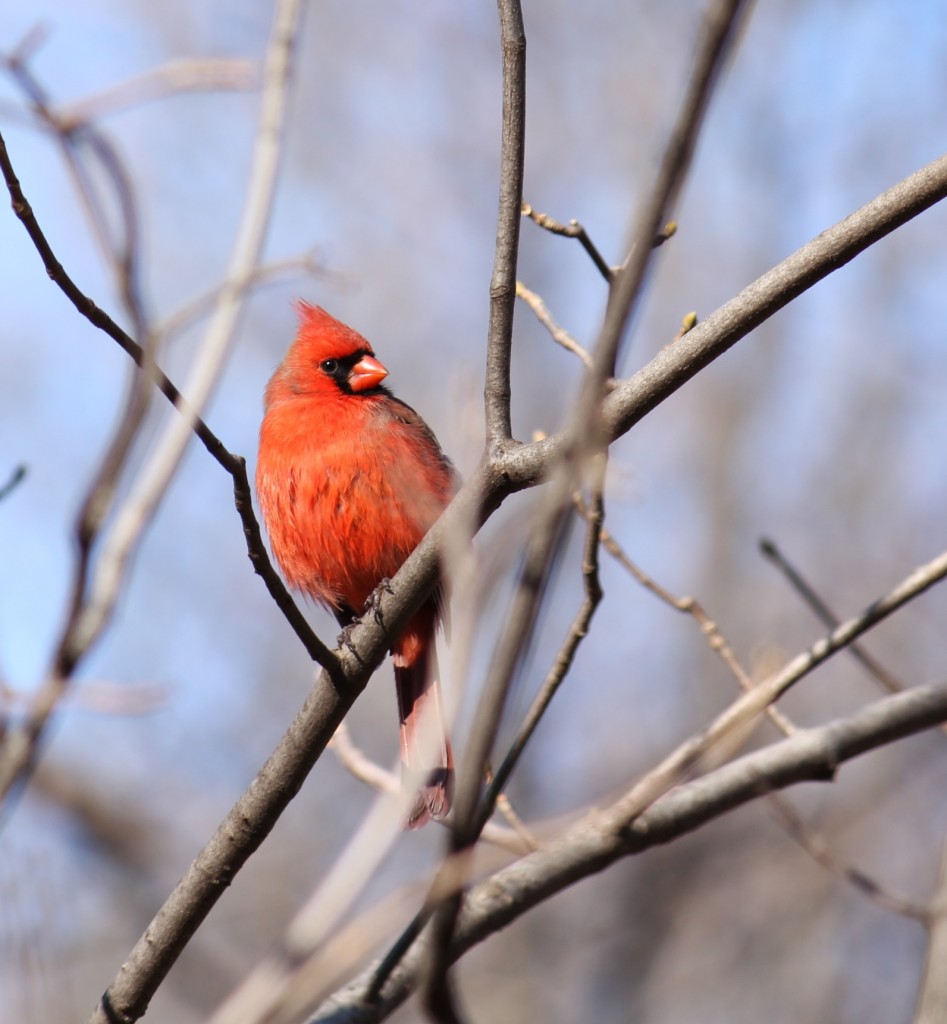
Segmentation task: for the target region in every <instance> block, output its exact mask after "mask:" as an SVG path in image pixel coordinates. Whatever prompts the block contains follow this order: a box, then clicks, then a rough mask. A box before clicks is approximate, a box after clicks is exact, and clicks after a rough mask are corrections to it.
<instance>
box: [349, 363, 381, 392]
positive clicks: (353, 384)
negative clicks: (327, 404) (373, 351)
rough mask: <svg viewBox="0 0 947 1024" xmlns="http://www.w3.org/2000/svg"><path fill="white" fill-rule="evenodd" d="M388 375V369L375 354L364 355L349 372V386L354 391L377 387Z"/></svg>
mask: <svg viewBox="0 0 947 1024" xmlns="http://www.w3.org/2000/svg"><path fill="white" fill-rule="evenodd" d="M387 376H388V371H387V370H386V369H385V368H384V366H382V365H381V363H380V362H378V360H377V359H376V358H375V357H374V356H362V358H361V359H359V361H358V362H357V363H356V364H355V365H354V366H353V367H352V372H351V373H350V374H349V387H350V388H351V389H352V390H353V391H368V390H369V389H370V388H377V387H378V385H379V384H381V382H382V381H383V380H384V379H385V378H386V377H387Z"/></svg>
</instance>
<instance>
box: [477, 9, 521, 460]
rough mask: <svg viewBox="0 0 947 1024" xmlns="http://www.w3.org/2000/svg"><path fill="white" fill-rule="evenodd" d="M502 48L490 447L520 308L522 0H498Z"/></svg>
mask: <svg viewBox="0 0 947 1024" xmlns="http://www.w3.org/2000/svg"><path fill="white" fill-rule="evenodd" d="M497 8H498V10H499V14H500V46H501V48H502V51H503V121H502V129H501V132H502V141H501V146H500V209H499V213H498V215H497V240H496V248H495V250H494V257H493V277H492V278H491V281H490V327H489V333H488V335H487V369H486V383H485V385H484V413H485V418H486V425H487V450H488V451H490V450H492V449H496V448H499V447H501V446H503V445H505V444H506V443H507V442H508V441H509V440H510V438H511V427H510V350H511V348H512V344H513V313H514V310H515V307H516V260H517V255H518V252H519V244H520V207H521V205H522V202H523V160H524V153H525V146H526V141H525V140H526V32H525V30H524V28H523V12H522V9H521V7H520V3H519V0H497Z"/></svg>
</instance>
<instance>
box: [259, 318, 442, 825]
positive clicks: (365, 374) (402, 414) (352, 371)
mask: <svg viewBox="0 0 947 1024" xmlns="http://www.w3.org/2000/svg"><path fill="white" fill-rule="evenodd" d="M298 310H299V314H300V326H299V333H298V334H297V336H296V339H295V340H294V341H293V343H292V344H291V345H290V347H289V350H288V351H287V353H286V356H285V358H284V359H283V362H282V363H281V364H280V366H279V367H278V368H277V370H276V372H275V373H274V374H273V377H272V378H271V380H270V382H269V384H268V385H267V388H266V395H265V400H264V405H265V413H264V417H263V424H262V426H261V428H260V449H259V457H258V461H257V473H256V486H257V494H258V495H259V499H260V506H261V509H262V511H263V518H264V520H265V522H266V525H267V529H268V531H269V535H270V543H271V545H272V549H273V555H274V557H275V558H276V561H277V563H278V564H279V567H280V569H281V570H282V572H283V575H284V576H285V577H286V580H287V582H288V583H289V584H290V586H291V587H294V588H295V589H297V590H300V591H302V592H303V593H304V594H308V595H309V596H310V597H312V598H315V600H317V601H319V602H320V603H321V604H323V605H325V606H326V607H327V608H329V609H330V610H332V611H333V612H334V613H335V615H336V617H337V619H338V620H339V622H340V624H342V625H347V624H348V623H350V622H351V621H352V620H353V619H354V618H356V617H357V616H358V615H360V614H361V613H362V611H363V609H364V608H365V604H366V601H367V600H368V598H369V597H370V596H371V594H372V592H373V591H374V590H375V588H376V587H377V586H378V584H379V583H380V582H381V581H382V580H384V579H387V578H390V577H392V576H394V575H395V573H396V572H397V571H398V569H399V568H400V567H401V564H402V563H403V562H404V560H405V559H406V558H407V557H408V555H409V554H410V553H411V552H412V551H413V550H414V548H415V547H416V546H417V545H418V543H419V542H420V540H421V538H422V537H423V536H424V534H425V533H426V532H427V531H428V529H429V528H430V526H431V525H432V524H433V522H434V520H435V519H437V517H438V516H439V515H440V513H441V511H442V510H443V509H444V507H445V506H446V505H447V503H448V502H449V501H450V498H451V496H452V495H453V492H454V489H455V474H454V470H453V468H452V466H451V464H450V462H449V460H448V459H447V457H446V456H445V455H444V453H443V452H442V451H441V448H440V445H439V444H438V443H437V439H436V438H435V437H434V434H433V432H432V431H431V429H430V428H429V427H428V426H427V424H426V423H425V422H424V421H423V420H422V419H421V417H420V416H418V414H417V413H416V412H415V411H414V410H413V409H412V408H411V407H410V406H408V405H405V404H404V402H401V401H399V400H398V399H397V398H395V397H394V396H393V395H392V394H391V393H390V392H389V391H388V390H387V388H385V387H383V386H382V385H381V381H382V380H383V379H384V378H385V377H386V376H387V374H388V371H387V370H385V368H384V367H383V366H382V365H381V363H379V362H378V360H376V359H375V354H374V352H373V350H372V347H371V345H369V343H368V342H367V341H366V340H365V338H363V337H362V336H361V335H360V334H359V333H358V332H357V331H354V330H352V328H351V327H347V326H346V325H345V324H343V323H341V322H340V321H338V320H336V319H335V318H334V317H331V316H330V315H329V314H328V313H326V311H325V310H324V309H321V308H320V307H318V306H310V305H309V304H308V303H304V302H300V303H299V306H298ZM438 618H439V615H438V604H437V597H436V596H435V597H432V598H431V599H430V600H428V601H427V602H426V603H425V604H424V605H423V606H422V607H421V608H420V609H419V611H418V612H417V613H416V614H415V615H414V617H413V618H412V619H411V621H410V622H409V623H408V625H407V626H406V627H405V629H404V630H403V631H402V633H401V634H400V635H399V636H398V637H397V638H396V639H395V641H394V642H393V644H392V655H393V660H394V666H395V683H396V687H397V691H398V709H399V714H400V721H401V753H402V759H403V761H404V764H405V767H406V776H407V781H408V784H409V785H411V786H412V787H413V788H414V789H416V790H417V791H418V796H417V800H416V802H415V804H414V806H413V809H412V810H411V812H410V814H409V818H408V824H409V826H410V827H418V826H420V825H423V824H424V823H425V822H426V821H427V820H428V818H429V817H435V818H440V817H443V816H444V815H445V814H446V813H447V812H448V810H449V809H450V790H451V784H452V781H453V780H452V775H453V760H452V755H451V749H450V743H449V742H448V739H447V736H446V734H445V731H444V725H443V714H442V710H441V706H440V691H439V686H438V681H437V675H438V669H437V656H436V653H435V647H434V634H435V630H436V627H437V622H438ZM419 721H423V729H422V728H420V727H419Z"/></svg>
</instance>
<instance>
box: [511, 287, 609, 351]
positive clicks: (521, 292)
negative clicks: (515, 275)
mask: <svg viewBox="0 0 947 1024" xmlns="http://www.w3.org/2000/svg"><path fill="white" fill-rule="evenodd" d="M516 297H517V298H518V299H522V300H523V302H525V303H526V305H527V306H529V308H530V309H531V310H532V311H533V313H534V314H535V315H536V319H537V320H538V321H539V322H540V323H541V324H542V325H543V327H545V328H546V330H547V331H549V334H550V336H551V337H552V340H553V341H554V342H555V343H556V344H557V345H561V346H562V347H563V348H564V349H565V350H566V351H567V352H571V353H572V354H573V355H574V356H578V357H579V359H581V360H582V362H583V363H584V364H585V368H586V369H587V370H591V369H592V357H591V356H590V355H589V353H588V350H587V349H585V348H583V346H582V345H580V344H579V342H577V341H576V340H575V338H573V337H572V335H571V334H570V333H569V332H568V331H567V330H566V329H565V328H564V327H560V326H559V324H557V323H556V321H555V320H553V318H552V314H551V313H550V312H549V310H548V309H547V308H546V303H545V302H543V300H542V299H541V298H540V297H539V296H538V295H537V294H536V293H535V292H531V291H530V290H529V289H528V288H527V287H526V285H525V284H523V282H522V281H517V282H516Z"/></svg>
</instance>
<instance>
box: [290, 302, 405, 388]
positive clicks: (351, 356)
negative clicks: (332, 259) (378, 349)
mask: <svg viewBox="0 0 947 1024" xmlns="http://www.w3.org/2000/svg"><path fill="white" fill-rule="evenodd" d="M296 311H297V312H298V314H299V332H298V334H297V335H296V338H295V340H294V341H293V343H292V345H290V347H289V351H288V352H287V353H286V358H285V359H284V360H283V364H282V366H281V367H280V369H279V370H278V371H277V376H278V377H281V383H282V384H283V385H284V386H286V387H288V388H289V389H290V390H291V391H292V392H294V393H296V394H310V395H311V394H324V395H327V396H328V395H334V394H339V393H341V394H346V395H353V394H361V393H363V392H366V391H371V390H373V389H374V388H377V387H378V386H379V385H380V384H381V382H382V381H383V380H384V379H385V378H386V377H387V376H388V371H387V370H386V369H385V367H384V366H382V364H381V363H380V362H379V361H378V360H377V359H376V358H375V353H374V351H373V349H372V347H371V345H370V344H369V343H368V341H366V339H365V338H363V337H362V336H361V334H359V333H358V331H355V330H353V329H352V328H351V327H348V326H347V325H346V324H344V323H342V322H341V320H336V319H335V317H334V316H330V315H329V314H328V313H327V312H326V311H325V310H324V309H323V308H322V307H321V306H311V305H309V303H308V302H303V301H302V300H300V301H299V302H298V303H297V304H296ZM275 379H276V378H274V381H275Z"/></svg>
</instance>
